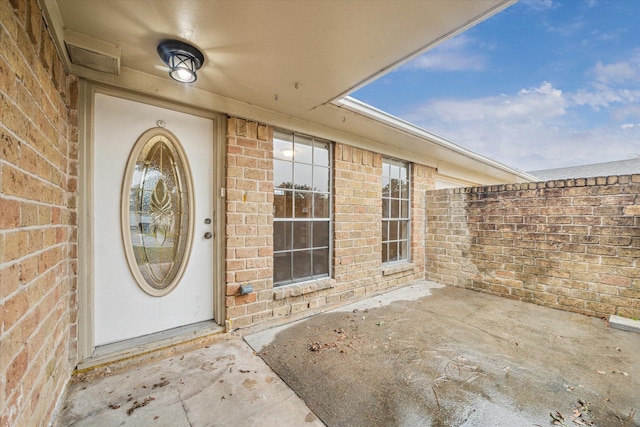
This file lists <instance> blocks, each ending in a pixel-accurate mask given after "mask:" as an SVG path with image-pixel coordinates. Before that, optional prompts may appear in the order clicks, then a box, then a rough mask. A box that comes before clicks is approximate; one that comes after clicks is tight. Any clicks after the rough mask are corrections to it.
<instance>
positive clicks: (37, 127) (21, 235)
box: [0, 0, 77, 426]
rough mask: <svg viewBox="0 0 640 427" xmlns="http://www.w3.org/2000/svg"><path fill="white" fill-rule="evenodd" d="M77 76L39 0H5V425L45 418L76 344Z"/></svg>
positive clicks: (0, 136)
mask: <svg viewBox="0 0 640 427" xmlns="http://www.w3.org/2000/svg"><path fill="white" fill-rule="evenodd" d="M76 101H77V82H76V80H75V79H74V78H70V77H68V76H67V75H66V74H65V72H64V69H63V67H62V64H61V62H60V60H59V58H58V56H57V52H56V49H55V47H54V45H53V42H52V40H51V38H50V35H49V33H48V30H47V28H46V27H45V25H44V21H43V19H42V13H41V11H40V9H39V6H38V3H37V1H36V0H0V112H1V119H0V120H1V121H0V425H3V426H5V425H6V426H9V425H11V426H33V425H46V424H47V423H48V421H49V420H50V419H51V416H52V413H53V411H54V408H55V405H56V403H57V401H58V399H59V397H60V395H61V393H62V391H63V389H64V386H65V385H66V383H67V382H68V380H69V377H70V373H71V370H72V366H73V365H74V363H73V359H74V357H75V356H74V355H75V352H74V350H73V342H72V340H71V339H70V337H71V336H75V326H73V325H74V323H75V314H74V312H75V306H74V301H75V295H74V292H75V285H76V278H75V271H76V251H77V248H76V227H75V221H76V216H75V215H76V213H75V195H76V187H77V174H76V171H77V153H76V150H77V144H76V141H77V137H76V133H77V130H76V123H77V116H76Z"/></svg>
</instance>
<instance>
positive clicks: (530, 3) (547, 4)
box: [522, 0, 558, 12]
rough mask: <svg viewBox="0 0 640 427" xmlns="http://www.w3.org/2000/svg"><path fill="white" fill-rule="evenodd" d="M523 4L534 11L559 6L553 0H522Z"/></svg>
mask: <svg viewBox="0 0 640 427" xmlns="http://www.w3.org/2000/svg"><path fill="white" fill-rule="evenodd" d="M522 4H524V5H525V6H527V8H528V9H530V10H533V11H534V12H541V11H543V10H548V9H555V8H556V7H558V5H557V4H556V3H554V2H553V0H522Z"/></svg>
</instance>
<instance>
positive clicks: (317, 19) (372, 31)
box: [39, 0, 526, 183]
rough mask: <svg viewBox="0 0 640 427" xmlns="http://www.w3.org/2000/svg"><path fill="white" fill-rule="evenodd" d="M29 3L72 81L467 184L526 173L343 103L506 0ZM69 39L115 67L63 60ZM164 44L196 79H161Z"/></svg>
mask: <svg viewBox="0 0 640 427" xmlns="http://www.w3.org/2000/svg"><path fill="white" fill-rule="evenodd" d="M39 1H40V4H41V5H42V6H43V10H44V12H45V17H46V18H47V23H48V25H49V27H50V28H51V29H52V33H53V34H54V39H55V40H56V43H57V44H58V48H59V51H60V52H61V54H62V55H63V56H64V59H65V60H66V65H67V67H68V69H69V70H70V71H71V72H72V73H73V74H77V75H79V76H80V77H84V78H87V79H89V80H94V81H100V82H104V83H107V84H110V85H115V86H119V87H123V88H126V89H130V90H133V91H135V92H139V93H144V94H148V95H152V96H154V97H158V98H161V99H164V100H167V101H171V102H173V103H182V104H184V105H188V106H193V107H196V108H201V109H204V110H206V111H219V112H224V113H227V114H231V115H236V116H239V117H248V118H251V119H253V120H258V121H262V122H263V123H269V124H272V125H274V126H281V127H286V128H288V129H291V130H296V131H300V132H306V133H312V134H314V135H315V136H319V137H324V138H327V139H332V140H340V141H342V142H345V143H348V144H351V145H354V146H360V147H362V148H367V149H372V150H376V151H378V152H380V153H383V154H386V155H391V156H397V157H401V158H407V159H412V160H413V161H420V162H422V163H423V164H426V165H429V166H433V167H436V168H438V170H439V171H440V173H443V172H444V171H445V170H449V171H451V172H450V173H449V176H452V177H453V176H456V177H458V178H460V179H465V180H468V181H469V182H476V183H494V182H495V183H499V182H515V181H517V180H520V181H522V179H521V178H522V177H523V176H524V175H522V173H521V172H520V171H516V170H514V169H512V168H510V167H508V166H505V165H501V164H498V163H496V162H494V161H491V160H490V159H487V158H484V157H482V156H479V155H477V154H475V153H472V152H469V151H468V150H465V149H463V148H462V147H459V146H456V145H455V144H453V143H451V142H449V141H446V140H444V139H442V138H439V137H436V136H434V135H430V134H428V132H423V131H422V130H420V129H417V128H415V127H412V126H406V125H405V124H403V123H402V122H401V121H399V120H396V119H394V118H392V117H390V116H388V115H384V114H378V113H377V112H375V111H374V110H373V109H370V108H368V107H367V106H366V105H364V108H362V105H360V106H358V108H355V109H354V108H352V107H353V105H352V104H353V103H349V102H342V101H341V100H344V99H345V96H346V95H348V94H349V93H351V92H353V91H354V90H355V89H357V88H359V87H361V86H363V85H364V84H366V83H368V82H370V81H372V80H373V79H375V78H378V77H380V76H381V75H384V74H385V73H387V72H389V71H391V70H393V69H395V68H397V67H398V66H400V65H401V64H403V63H405V62H406V61H408V60H410V59H411V58H413V57H415V56H417V55H419V54H421V53H423V52H425V51H427V50H429V49H431V48H433V47H435V46H436V45H437V44H439V43H440V42H442V41H444V40H446V39H448V38H450V37H453V36H454V35H456V34H458V33H460V32H462V31H464V30H465V29H467V28H469V27H470V26H472V25H474V24H476V23H478V22H480V21H482V20H484V19H486V18H487V17H489V16H491V15H493V14H495V13H498V12H499V11H501V10H502V9H504V8H506V7H508V6H509V5H511V4H513V3H514V2H515V1H516V0H455V1H451V0H428V1H427V0H425V1H413V0H411V1H405V0H395V1H391V0H389V1H376V0H370V1H355V0H353V1H347V0H344V1H330V0H328V1H312V0H309V1H303V0H300V1H283V0H271V1H266V0H265V1H231V0H229V1H217V0H109V1H105V0H39ZM78 34H79V35H80V36H81V37H84V38H85V40H89V41H90V42H94V43H90V45H91V46H92V47H91V49H93V50H95V52H97V53H109V51H111V50H113V49H114V48H115V50H116V51H117V49H120V54H119V58H120V74H119V75H114V74H108V73H104V72H99V71H95V70H91V69H88V68H85V67H82V66H79V65H77V64H72V63H71V62H70V60H69V56H68V53H67V49H66V48H65V44H66V43H68V42H69V41H70V38H71V37H73V36H74V35H75V36H77V35H78ZM87 37H88V38H87ZM165 39H180V40H183V41H187V42H189V43H191V44H192V45H194V46H196V47H197V48H198V49H200V50H201V51H202V53H203V54H204V58H205V60H204V65H203V67H202V68H201V69H200V70H199V72H198V80H197V81H196V82H195V83H193V84H190V85H184V84H179V83H177V82H174V81H172V80H171V79H170V77H169V75H168V68H167V67H166V65H165V64H164V63H163V62H162V60H161V59H160V57H159V56H158V54H157V46H158V44H159V43H160V42H161V41H162V40H165ZM525 180H526V179H525Z"/></svg>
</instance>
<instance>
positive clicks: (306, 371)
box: [57, 282, 640, 427]
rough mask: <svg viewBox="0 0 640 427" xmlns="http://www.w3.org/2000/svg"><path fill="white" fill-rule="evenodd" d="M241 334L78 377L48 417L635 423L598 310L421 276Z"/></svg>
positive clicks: (101, 422) (638, 409) (616, 343)
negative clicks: (543, 303) (558, 306)
mask: <svg viewBox="0 0 640 427" xmlns="http://www.w3.org/2000/svg"><path fill="white" fill-rule="evenodd" d="M245 340H246V341H247V342H248V343H249V344H250V345H251V346H252V347H253V350H252V349H251V347H249V346H248V345H247V344H246V343H245V342H244V341H243V340H242V339H241V338H239V337H237V336H233V335H230V334H228V336H227V337H226V338H225V339H224V340H221V341H220V342H217V343H215V344H212V345H210V346H209V347H208V348H202V349H199V350H196V351H192V352H190V353H186V354H184V355H181V356H175V357H172V358H170V359H166V360H162V361H159V362H153V363H150V364H148V365H145V366H142V367H138V368H133V369H130V370H127V371H125V372H121V373H117V374H112V375H109V376H106V377H103V378H98V379H93V380H91V381H89V382H81V381H77V382H76V383H75V384H73V385H71V386H70V388H69V392H68V395H67V399H66V401H65V402H64V405H63V408H62V409H61V413H60V416H59V418H58V423H57V425H59V426H69V425H75V426H116V425H123V426H279V427H280V426H282V427H287V426H307V425H309V426H312V425H323V423H324V424H326V425H328V426H340V427H342V426H538V425H539V426H548V425H552V421H553V419H552V418H551V416H550V414H553V415H554V416H555V417H556V418H557V419H558V420H559V421H558V425H563V424H562V423H564V425H566V426H580V425H597V426H627V427H632V426H635V427H638V426H640V334H637V333H634V332H628V331H621V330H616V329H612V328H609V327H608V326H607V324H606V322H605V321H604V320H603V319H597V318H591V317H586V316H582V315H578V314H573V313H567V312H563V311H559V310H553V309H549V308H543V307H538V306H536V305H533V304H527V303H522V302H518V301H512V300H508V299H505V298H500V297H495V296H491V295H485V294H481V293H478V292H474V291H469V290H464V289H458V288H451V287H442V286H439V285H436V284H434V283H430V282H420V283H416V284H413V285H410V286H407V287H404V288H401V289H397V290H394V291H391V292H388V293H385V294H382V295H378V296H375V297H372V298H368V299H366V300H363V301H360V302H358V303H354V304H351V305H349V306H346V307H342V308H339V309H335V310H331V311H329V312H326V313H323V314H319V315H316V316H313V317H310V318H307V319H304V320H301V321H298V322H294V323H291V324H288V325H284V326H282V327H277V328H272V329H269V330H266V331H262V332H259V333H253V334H251V335H248V336H246V337H245ZM254 350H255V352H254ZM256 353H257V354H258V355H256ZM258 356H260V357H258ZM261 358H262V359H264V362H263V360H262V359H261ZM265 362H266V363H267V364H268V365H269V366H267V364H265Z"/></svg>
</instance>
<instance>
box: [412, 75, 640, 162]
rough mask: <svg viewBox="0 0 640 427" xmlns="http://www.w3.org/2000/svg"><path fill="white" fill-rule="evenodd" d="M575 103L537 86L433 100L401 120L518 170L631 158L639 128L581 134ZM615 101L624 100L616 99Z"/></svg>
mask: <svg viewBox="0 0 640 427" xmlns="http://www.w3.org/2000/svg"><path fill="white" fill-rule="evenodd" d="M591 94H592V95H593V97H594V99H595V98H596V97H597V96H602V97H603V99H606V96H603V95H602V94H598V93H596V92H591ZM583 95H584V94H583ZM577 98H578V94H566V93H563V92H562V91H561V90H560V89H558V88H555V87H554V86H553V85H551V84H550V83H548V82H544V83H542V84H541V85H540V86H539V87H534V88H528V89H523V90H521V91H519V92H518V93H517V94H511V95H508V94H507V95H500V96H493V97H484V98H477V99H467V100H463V99H459V100H432V101H430V102H428V103H426V104H424V105H422V106H420V107H418V108H416V109H415V110H414V111H413V112H412V113H411V114H409V115H405V117H407V118H408V120H409V121H412V122H413V123H416V124H418V125H420V126H423V127H424V128H425V129H427V130H429V131H431V132H434V133H436V134H438V135H441V136H443V137H444V138H447V139H449V140H451V141H454V142H456V143H458V144H461V145H463V146H464V147H467V148H469V149H471V150H473V151H476V152H478V153H480V154H482V155H485V156H487V157H490V158H493V159H495V160H498V161H500V162H503V163H505V164H507V165H510V166H514V167H517V168H518V169H521V170H538V169H549V168H555V167H563V166H570V165H579V164H589V163H597V162H599V161H603V162H604V161H613V160H621V159H626V158H631V157H633V155H634V152H636V151H637V150H638V148H639V147H640V126H624V127H623V126H622V124H621V123H614V122H610V121H607V120H604V121H603V123H604V124H599V125H595V124H590V125H589V127H587V128H581V129H579V128H577V127H576V126H575V125H574V124H573V121H574V118H575V117H576V111H575V109H576V108H580V104H578V103H577V102H576V99H577ZM617 99H619V100H623V99H624V97H622V96H619V94H618V98H617ZM627 99H631V98H627ZM592 101H593V100H592ZM609 102H613V101H609ZM617 102H622V101H617ZM634 102H635V101H634ZM589 105H591V104H589ZM627 113H628V112H627ZM632 113H633V112H632ZM602 115H608V112H603V113H602ZM601 122H602V121H601ZM627 123H629V122H628V121H627ZM594 159H597V160H595V161H594Z"/></svg>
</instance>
